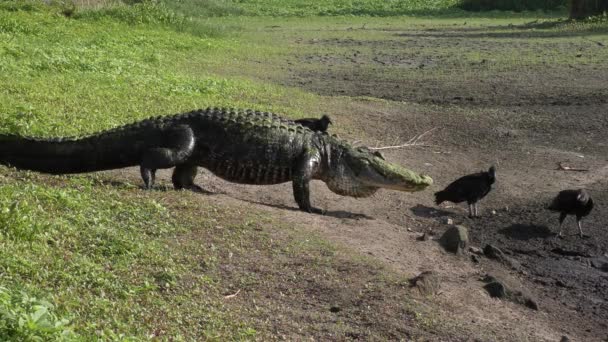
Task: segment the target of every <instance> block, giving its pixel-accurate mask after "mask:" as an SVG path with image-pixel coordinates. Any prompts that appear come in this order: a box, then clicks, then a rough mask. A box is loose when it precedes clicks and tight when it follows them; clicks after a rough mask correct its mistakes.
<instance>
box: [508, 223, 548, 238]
mask: <svg viewBox="0 0 608 342" xmlns="http://www.w3.org/2000/svg"><path fill="white" fill-rule="evenodd" d="M498 233H499V234H502V235H504V236H506V237H508V238H510V239H513V240H522V241H525V240H531V239H538V238H540V239H546V238H548V237H552V236H554V235H555V233H554V232H552V231H551V229H549V227H547V226H539V225H535V224H521V223H515V224H512V225H510V226H509V227H506V228H503V229H501V230H499V231H498Z"/></svg>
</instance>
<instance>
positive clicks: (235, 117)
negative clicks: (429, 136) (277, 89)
mask: <svg viewBox="0 0 608 342" xmlns="http://www.w3.org/2000/svg"><path fill="white" fill-rule="evenodd" d="M0 163H1V164H5V165H9V166H13V167H16V168H18V169H26V170H34V171H38V172H44V173H51V174H68V173H83V172H93V171H100V170H109V169H117V168H123V167H128V166H137V165H139V166H140V170H141V176H142V178H143V181H144V185H145V188H146V189H150V188H152V186H153V185H154V175H155V172H156V170H157V169H164V168H171V167H175V170H174V171H173V176H172V181H173V186H174V187H175V189H184V188H186V189H192V190H196V189H199V190H200V188H199V187H198V186H196V185H195V184H194V177H195V176H196V173H197V167H198V166H201V167H204V168H206V169H209V170H210V171H211V172H213V173H214V174H215V175H217V176H219V177H221V178H223V179H225V180H228V181H231V182H236V183H242V184H259V185H265V184H278V183H284V182H288V181H292V183H293V194H294V197H295V200H296V202H297V203H298V206H299V207H300V209H302V210H304V211H308V212H318V210H317V209H314V208H313V207H312V206H311V205H310V199H309V182H310V181H311V180H312V179H319V180H322V181H323V182H325V184H327V186H328V187H329V189H330V190H332V191H333V192H335V193H337V194H340V195H344V196H353V197H368V196H371V195H372V194H374V193H375V192H376V191H377V190H378V189H379V188H387V189H393V190H400V191H418V190H422V189H424V188H426V187H427V186H429V185H430V184H432V182H433V180H432V179H431V178H430V177H429V176H426V175H420V174H417V173H415V172H412V171H410V170H407V169H404V168H402V167H400V166H397V165H394V164H390V163H388V162H386V161H385V160H384V158H383V157H382V156H381V155H380V154H379V153H377V152H376V153H374V152H372V151H370V150H369V149H367V148H362V147H359V148H356V147H352V146H350V145H349V144H347V143H346V142H344V141H341V140H339V139H337V138H336V137H334V136H330V135H328V134H327V133H320V132H313V131H312V130H310V129H308V128H306V127H303V126H302V125H299V124H297V123H295V122H293V121H291V120H288V119H285V118H282V117H280V116H277V115H275V114H271V113H266V112H258V111H251V110H246V111H243V110H236V109H224V108H207V109H205V110H196V111H192V112H188V113H183V114H178V115H173V116H164V117H156V118H150V119H146V120H143V121H140V122H137V123H133V124H129V125H125V126H122V127H118V128H115V129H111V130H107V131H103V132H100V133H96V134H93V135H90V136H86V137H80V138H53V139H39V138H31V137H21V136H16V135H0Z"/></svg>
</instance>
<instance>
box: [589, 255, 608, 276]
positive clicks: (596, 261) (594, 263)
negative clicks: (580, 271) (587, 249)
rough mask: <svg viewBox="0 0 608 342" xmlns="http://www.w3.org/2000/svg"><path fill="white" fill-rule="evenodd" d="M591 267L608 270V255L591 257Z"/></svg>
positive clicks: (603, 270)
mask: <svg viewBox="0 0 608 342" xmlns="http://www.w3.org/2000/svg"><path fill="white" fill-rule="evenodd" d="M591 267H593V268H597V269H598V270H600V271H602V272H608V257H605V256H602V257H597V258H593V259H591Z"/></svg>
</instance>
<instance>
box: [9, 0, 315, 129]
mask: <svg viewBox="0 0 608 342" xmlns="http://www.w3.org/2000/svg"><path fill="white" fill-rule="evenodd" d="M121 11H128V9H123V10H121ZM141 11H143V10H141V9H140V10H136V15H134V17H135V18H139V17H140V16H139V13H140V12H141ZM86 13H87V12H85V13H83V14H81V15H80V17H79V18H78V19H76V20H74V19H69V18H65V17H63V16H60V15H58V14H57V13H55V12H54V11H53V9H46V10H45V9H39V10H37V11H23V10H22V11H16V12H14V11H11V12H9V11H0V36H2V37H3V38H5V39H2V40H1V41H0V71H1V73H0V84H2V86H0V113H1V114H0V119H1V120H2V122H3V123H4V124H3V125H2V128H1V130H2V131H4V132H6V131H10V132H14V133H21V134H31V135H45V136H48V135H58V134H78V133H83V132H92V131H96V130H100V129H104V128H108V127H112V126H116V125H119V124H123V123H127V122H131V121H133V120H136V119H141V118H143V117H149V116H155V115H166V114H172V113H178V112H180V111H185V110H191V109H193V108H201V107H207V106H235V107H247V108H253V109H263V110H272V111H276V112H283V113H285V114H288V115H298V114H300V113H302V109H301V108H303V107H305V105H306V104H311V103H314V101H315V100H314V99H313V98H312V97H310V96H307V95H305V94H303V93H301V92H298V91H296V90H289V89H283V88H280V87H277V86H274V85H271V84H265V83H260V82H252V81H250V80H246V79H239V78H230V79H227V78H225V77H223V76H221V75H217V74H213V73H211V72H209V69H208V68H206V65H207V64H209V63H217V61H221V60H225V59H230V58H233V57H232V56H233V55H234V54H235V53H237V49H236V45H238V42H237V41H235V40H233V39H228V38H204V37H200V36H194V35H191V34H188V33H179V32H175V31H174V30H173V29H172V27H171V25H172V22H171V20H173V19H167V20H166V21H168V23H167V26H169V28H167V27H163V25H160V24H159V22H156V21H151V22H150V23H148V22H147V21H146V20H143V21H142V23H139V24H138V23H137V22H138V21H137V20H136V21H135V22H125V20H123V15H122V14H120V15H118V14H116V13H114V12H103V13H101V14H99V13H98V14H95V15H93V14H91V15H88V14H86ZM120 13H123V12H120ZM154 13H155V12H154ZM123 14H124V13H123ZM114 16H118V17H119V19H115V17H114ZM146 16H147V15H143V17H146ZM126 17H128V18H130V17H129V16H126ZM167 17H169V18H171V16H167ZM163 20H165V19H163ZM127 21H129V20H127ZM283 99H289V100H288V101H285V100H283ZM300 115H301V114H300ZM68 122H69V123H70V124H69V125H68V124H67V123H68Z"/></svg>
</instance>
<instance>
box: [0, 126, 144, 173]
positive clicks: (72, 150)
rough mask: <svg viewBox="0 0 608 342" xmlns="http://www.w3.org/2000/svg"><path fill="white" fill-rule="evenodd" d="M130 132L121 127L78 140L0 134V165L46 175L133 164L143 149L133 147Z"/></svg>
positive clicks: (133, 140)
mask: <svg viewBox="0 0 608 342" xmlns="http://www.w3.org/2000/svg"><path fill="white" fill-rule="evenodd" d="M129 133H131V134H129ZM134 135H137V134H136V133H135V132H125V131H124V130H122V132H121V133H120V134H116V131H115V130H112V131H108V132H103V133H100V134H97V135H92V136H88V137H84V138H79V139H72V138H58V139H38V138H30V137H22V136H17V135H1V134H0V164H4V165H7V166H11V167H16V168H17V169H23V170H32V171H38V172H43V173H50V174H66V173H83V172H92V171H101V170H109V169H115V168H121V167H127V166H134V165H138V164H139V163H140V160H141V157H140V156H141V150H142V149H143V148H145V146H137V145H138V144H137V141H138V139H137V138H136V137H135V136H134ZM139 141H141V140H139ZM129 142H130V146H129Z"/></svg>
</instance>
